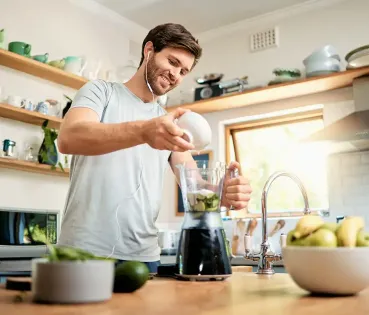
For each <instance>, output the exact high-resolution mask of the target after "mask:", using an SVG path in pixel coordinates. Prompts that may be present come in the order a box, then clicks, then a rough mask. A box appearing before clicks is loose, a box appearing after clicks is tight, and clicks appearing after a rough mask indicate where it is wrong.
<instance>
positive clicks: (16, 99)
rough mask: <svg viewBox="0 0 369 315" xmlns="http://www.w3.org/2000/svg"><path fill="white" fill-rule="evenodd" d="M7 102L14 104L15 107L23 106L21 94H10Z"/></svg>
mask: <svg viewBox="0 0 369 315" xmlns="http://www.w3.org/2000/svg"><path fill="white" fill-rule="evenodd" d="M7 103H8V104H9V105H13V106H15V107H21V106H22V98H21V97H20V96H15V95H9V96H8V99H7Z"/></svg>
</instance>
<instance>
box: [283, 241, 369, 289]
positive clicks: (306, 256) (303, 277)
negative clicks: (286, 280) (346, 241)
mask: <svg viewBox="0 0 369 315" xmlns="http://www.w3.org/2000/svg"><path fill="white" fill-rule="evenodd" d="M282 255H283V264H284V267H285V269H286V271H287V272H288V273H289V275H290V276H291V277H292V279H293V281H294V282H295V283H296V284H297V285H298V286H299V287H300V288H302V289H304V290H306V291H309V292H311V293H315V294H330V295H353V294H357V293H359V292H361V291H362V290H364V289H365V288H368V287H369V273H368V272H367V270H366V268H363V266H368V264H369V247H355V248H349V247H334V248H327V247H310V246H309V247H305V246H285V247H282Z"/></svg>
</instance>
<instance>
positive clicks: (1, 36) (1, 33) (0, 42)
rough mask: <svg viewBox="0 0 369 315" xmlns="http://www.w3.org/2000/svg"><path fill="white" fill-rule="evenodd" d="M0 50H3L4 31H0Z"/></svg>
mask: <svg viewBox="0 0 369 315" xmlns="http://www.w3.org/2000/svg"><path fill="white" fill-rule="evenodd" d="M0 48H1V49H5V30H4V29H1V30H0Z"/></svg>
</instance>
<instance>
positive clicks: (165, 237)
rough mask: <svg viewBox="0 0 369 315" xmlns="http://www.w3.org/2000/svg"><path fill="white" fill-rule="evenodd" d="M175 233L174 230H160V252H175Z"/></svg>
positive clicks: (165, 253)
mask: <svg viewBox="0 0 369 315" xmlns="http://www.w3.org/2000/svg"><path fill="white" fill-rule="evenodd" d="M177 234H178V232H177V231H175V230H161V231H159V233H158V239H159V247H160V249H161V254H163V255H172V254H176V252H177V246H178V243H177Z"/></svg>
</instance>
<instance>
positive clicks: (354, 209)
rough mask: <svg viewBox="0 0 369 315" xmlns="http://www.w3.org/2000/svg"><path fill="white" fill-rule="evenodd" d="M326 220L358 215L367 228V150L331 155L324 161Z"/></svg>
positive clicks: (368, 216) (368, 198) (368, 156)
mask: <svg viewBox="0 0 369 315" xmlns="http://www.w3.org/2000/svg"><path fill="white" fill-rule="evenodd" d="M327 165H328V185H329V204H330V206H329V208H330V217H329V221H334V220H335V218H336V216H339V215H346V216H347V215H359V216H363V217H364V218H365V221H366V228H368V227H369V211H368V210H369V209H368V204H369V151H359V152H352V153H342V154H335V155H332V156H330V157H329V159H328V163H327Z"/></svg>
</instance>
